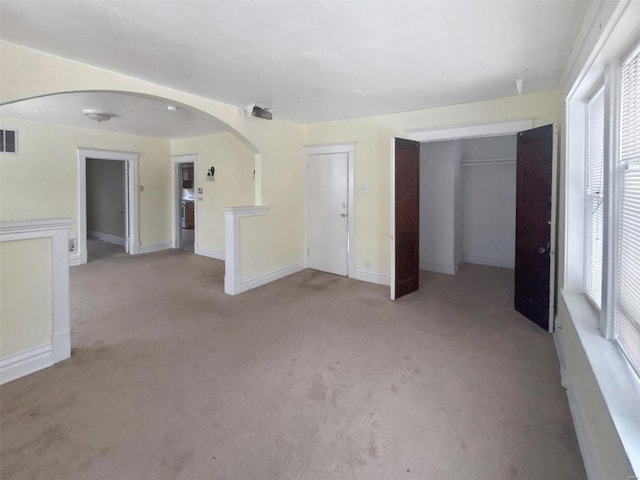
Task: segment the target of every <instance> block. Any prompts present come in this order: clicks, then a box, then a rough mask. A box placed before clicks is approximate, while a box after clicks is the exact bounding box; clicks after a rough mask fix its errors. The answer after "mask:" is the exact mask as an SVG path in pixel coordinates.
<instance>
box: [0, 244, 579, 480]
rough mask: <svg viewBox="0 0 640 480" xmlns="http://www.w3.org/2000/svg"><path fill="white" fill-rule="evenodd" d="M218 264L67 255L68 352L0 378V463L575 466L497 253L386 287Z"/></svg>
mask: <svg viewBox="0 0 640 480" xmlns="http://www.w3.org/2000/svg"><path fill="white" fill-rule="evenodd" d="M223 270H224V266H223V263H222V262H220V261H217V260H212V259H208V258H204V257H199V256H195V255H193V254H192V253H189V252H185V251H167V252H160V253H156V254H150V255H141V256H137V257H129V256H126V255H124V254H114V255H111V256H106V257H103V258H98V259H96V260H95V261H93V262H91V263H88V264H86V265H84V266H80V267H74V268H72V270H71V285H72V287H71V290H72V296H71V304H72V343H73V354H72V357H71V358H70V359H69V360H66V361H64V362H62V363H60V364H57V365H55V366H54V367H51V368H49V369H46V370H43V371H41V372H38V373H35V374H33V375H30V376H28V377H25V378H22V379H19V380H16V381H14V382H11V383H9V384H6V385H4V386H2V387H1V389H0V392H1V410H0V415H1V416H0V418H1V424H0V434H1V440H0V442H1V456H0V461H1V477H2V478H3V479H18V480H26V479H49V480H51V479H73V480H76V479H105V480H106V479H108V480H114V479H116V480H119V479H123V480H125V479H132V480H138V479H154V480H155V479H194V480H195V479H220V480H223V479H239V480H250V479H256V480H257V479H260V480H281V479H282V480H284V479H296V480H303V479H406V480H412V479H420V480H425V479H427V480H445V479H447V480H457V479H463V480H468V479H474V480H502V479H505V480H506V479H529V480H546V479H553V480H572V479H584V478H585V473H584V469H583V466H582V461H581V458H580V453H579V450H578V446H577V442H576V438H575V433H574V430H573V426H572V423H571V418H570V413H569V409H568V405H567V399H566V395H565V391H564V390H563V389H562V388H561V386H560V378H559V372H558V362H557V358H556V354H555V350H554V347H553V341H552V338H551V336H550V335H549V334H548V333H545V332H544V331H542V330H541V329H540V328H538V327H537V326H535V325H533V324H531V323H530V322H528V321H527V320H526V319H524V318H523V317H521V316H520V315H519V314H517V313H516V312H514V311H513V309H512V306H511V305H512V300H511V298H512V287H511V282H512V272H511V271H509V270H504V269H498V268H490V267H479V266H474V265H464V266H463V268H462V269H461V270H460V272H459V273H458V275H456V276H455V277H454V276H448V275H441V274H433V273H426V272H425V273H424V274H423V275H422V276H421V282H422V288H421V291H420V292H419V293H417V294H413V295H411V296H408V297H405V298H403V299H401V300H399V301H397V302H395V303H393V302H391V301H389V300H388V288H386V287H382V286H378V285H372V284H368V283H364V282H358V281H355V280H350V279H347V278H341V277H336V276H333V275H329V274H324V273H319V272H315V271H310V270H308V271H303V272H300V273H298V274H295V275H292V276H290V277H287V278H286V279H283V280H281V281H278V282H275V283H273V284H270V285H267V286H264V287H262V288H259V289H256V290H253V291H251V292H247V293H245V294H242V295H239V296H236V297H230V296H225V295H224V294H223V293H222V284H223Z"/></svg>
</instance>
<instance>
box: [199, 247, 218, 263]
mask: <svg viewBox="0 0 640 480" xmlns="http://www.w3.org/2000/svg"><path fill="white" fill-rule="evenodd" d="M193 253H195V254H196V255H202V256H203V257H210V258H215V259H217V260H223V261H224V250H218V249H216V248H208V247H194V249H193Z"/></svg>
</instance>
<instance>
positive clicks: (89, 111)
mask: <svg viewBox="0 0 640 480" xmlns="http://www.w3.org/2000/svg"><path fill="white" fill-rule="evenodd" d="M82 113H84V115H85V117H87V118H90V119H91V120H95V121H96V122H98V123H102V122H108V121H109V120H111V117H115V115H114V114H113V113H109V112H105V111H104V110H96V109H95V108H85V109H84V110H82Z"/></svg>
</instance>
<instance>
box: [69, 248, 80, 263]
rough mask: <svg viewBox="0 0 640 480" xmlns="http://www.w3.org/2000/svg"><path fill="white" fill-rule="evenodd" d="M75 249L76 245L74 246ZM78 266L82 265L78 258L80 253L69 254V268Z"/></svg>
mask: <svg viewBox="0 0 640 480" xmlns="http://www.w3.org/2000/svg"><path fill="white" fill-rule="evenodd" d="M76 249H77V244H76ZM78 265H82V258H81V257H80V252H75V253H69V266H70V267H77V266H78Z"/></svg>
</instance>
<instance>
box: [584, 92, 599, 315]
mask: <svg viewBox="0 0 640 480" xmlns="http://www.w3.org/2000/svg"><path fill="white" fill-rule="evenodd" d="M586 156H587V158H586V160H587V165H586V169H585V170H586V180H587V184H586V199H585V210H586V211H585V256H584V257H585V258H584V260H585V266H584V287H585V292H586V293H587V296H588V297H589V299H590V300H591V301H592V302H593V303H594V304H595V305H596V306H597V307H598V308H600V307H601V306H602V253H603V240H602V237H603V233H604V229H603V221H604V206H603V200H604V89H602V88H601V89H600V90H599V91H598V92H597V93H596V94H595V95H594V96H593V97H592V98H591V100H590V101H589V102H588V103H587V155H586Z"/></svg>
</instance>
